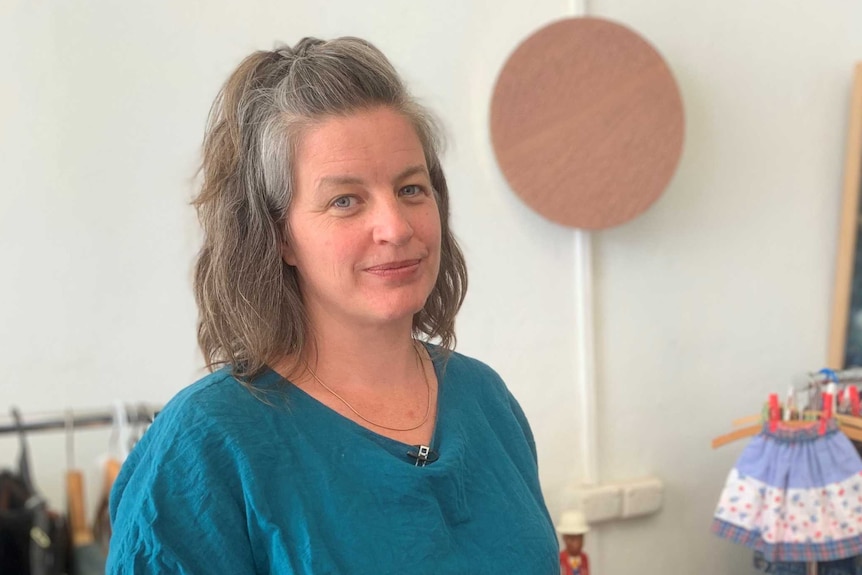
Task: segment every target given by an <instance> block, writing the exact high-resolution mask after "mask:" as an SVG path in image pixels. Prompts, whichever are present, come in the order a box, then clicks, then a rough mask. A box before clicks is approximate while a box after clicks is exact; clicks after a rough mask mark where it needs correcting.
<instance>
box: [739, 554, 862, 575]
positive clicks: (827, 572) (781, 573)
mask: <svg viewBox="0 0 862 575" xmlns="http://www.w3.org/2000/svg"><path fill="white" fill-rule="evenodd" d="M754 568H755V569H757V570H758V571H760V572H762V573H772V575H808V564H807V563H772V562H771V561H767V560H766V559H764V558H763V553H761V552H760V551H755V552H754ZM817 575H862V557H860V556H857V557H848V558H847V559H837V560H835V561H821V562H820V563H818V564H817Z"/></svg>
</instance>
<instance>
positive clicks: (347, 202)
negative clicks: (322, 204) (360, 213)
mask: <svg viewBox="0 0 862 575" xmlns="http://www.w3.org/2000/svg"><path fill="white" fill-rule="evenodd" d="M353 202H354V200H353V197H352V196H341V197H340V198H335V200H334V201H333V202H332V205H333V207H336V208H342V209H344V208H352V207H353Z"/></svg>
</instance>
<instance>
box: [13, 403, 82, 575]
mask: <svg viewBox="0 0 862 575" xmlns="http://www.w3.org/2000/svg"><path fill="white" fill-rule="evenodd" d="M12 414H13V416H14V418H15V421H16V423H17V424H18V428H19V430H21V431H19V435H20V438H21V451H20V454H19V459H18V469H17V470H2V471H0V573H2V574H3V575H65V574H70V575H71V572H70V570H69V559H70V556H69V530H68V527H67V525H66V521H65V519H64V518H63V517H62V516H60V515H58V514H56V513H53V512H51V511H49V510H48V506H47V504H46V502H45V500H44V499H43V498H42V497H40V496H39V494H38V493H37V491H36V489H35V487H34V485H33V479H32V476H31V474H30V456H29V452H28V450H27V441H26V438H25V436H24V433H23V427H22V426H21V418H20V415H19V414H18V411H17V410H15V409H13V411H12Z"/></svg>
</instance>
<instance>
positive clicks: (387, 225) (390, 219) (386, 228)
mask: <svg viewBox="0 0 862 575" xmlns="http://www.w3.org/2000/svg"><path fill="white" fill-rule="evenodd" d="M407 215H408V214H407V210H406V208H405V206H403V205H401V204H400V203H399V202H398V200H397V199H394V198H393V199H392V200H391V201H387V202H381V203H379V204H378V205H377V206H375V210H374V232H373V233H374V236H373V237H374V241H375V242H376V243H388V244H394V245H398V246H400V245H404V244H406V243H407V242H408V241H409V240H410V238H412V237H413V226H411V225H410V220H409V218H408V217H407Z"/></svg>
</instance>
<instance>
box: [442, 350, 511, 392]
mask: <svg viewBox="0 0 862 575" xmlns="http://www.w3.org/2000/svg"><path fill="white" fill-rule="evenodd" d="M436 353H438V354H441V357H443V358H444V359H443V360H442V361H441V365H442V370H443V373H445V375H446V378H447V380H448V379H452V380H454V381H457V382H461V381H464V382H468V383H473V384H485V385H489V386H491V387H492V388H494V389H498V390H501V391H502V390H505V389H506V384H505V383H504V382H503V378H502V377H500V374H499V373H497V371H496V370H495V369H494V368H492V367H491V366H490V365H488V364H487V363H485V362H483V361H481V360H478V359H476V358H474V357H471V356H468V355H465V354H463V353H460V352H457V351H450V352H448V357H447V356H446V354H447V352H444V351H441V350H439V348H438V349H437V350H436Z"/></svg>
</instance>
